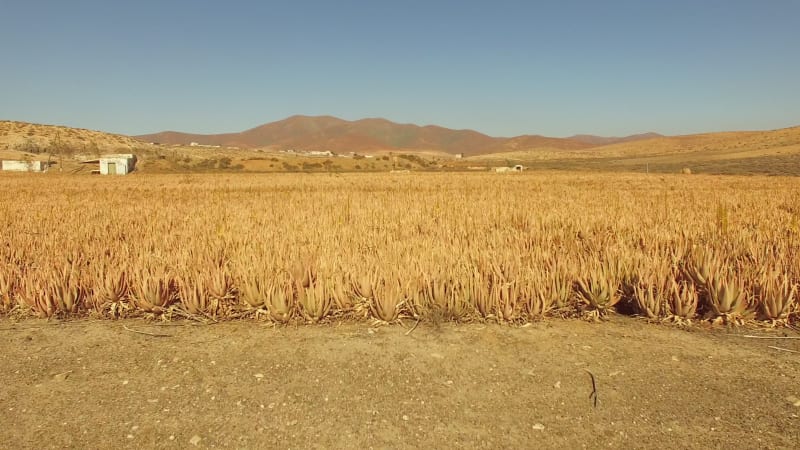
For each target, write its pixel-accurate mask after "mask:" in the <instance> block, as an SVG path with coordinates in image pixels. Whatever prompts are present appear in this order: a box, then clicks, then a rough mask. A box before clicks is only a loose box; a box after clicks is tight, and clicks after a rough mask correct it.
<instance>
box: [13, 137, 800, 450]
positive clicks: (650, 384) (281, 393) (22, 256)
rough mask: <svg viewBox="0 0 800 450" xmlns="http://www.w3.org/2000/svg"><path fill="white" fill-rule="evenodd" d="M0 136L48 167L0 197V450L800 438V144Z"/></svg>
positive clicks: (641, 443)
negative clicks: (122, 169)
mask: <svg viewBox="0 0 800 450" xmlns="http://www.w3.org/2000/svg"><path fill="white" fill-rule="evenodd" d="M2 125H3V127H5V128H3V131H0V135H2V136H3V137H4V139H6V140H4V141H0V142H3V143H4V145H5V147H4V149H3V150H1V152H2V157H3V158H7V157H15V158H19V159H31V158H42V159H48V158H49V159H50V160H51V161H53V162H54V164H53V165H52V166H51V167H50V170H49V171H48V172H47V173H4V172H0V189H2V191H3V192H8V193H13V195H8V196H6V197H4V200H3V202H0V226H2V229H3V238H2V239H3V240H2V241H0V336H2V338H3V339H2V342H3V344H2V345H3V348H2V350H1V351H0V358H1V361H2V369H0V421H1V422H2V423H3V424H7V425H6V426H3V427H2V428H0V441H2V442H4V443H6V444H4V445H7V446H8V447H9V448H90V447H91V448H112V447H114V448H116V447H119V448H195V447H197V448H220V447H225V448H272V447H280V448H283V447H285V448H308V447H314V448H343V447H348V448H369V447H372V448H411V447H420V446H427V447H432V448H444V447H456V448H530V447H543V448H584V447H585V448H599V447H610V448H653V447H662V448H698V449H699V448H719V447H724V448H793V447H795V445H794V443H795V442H797V440H798V438H800V435H798V432H797V431H796V430H797V429H798V427H797V426H796V425H797V420H798V415H800V388H798V386H800V371H798V362H800V359H799V358H798V352H800V340H798V339H797V338H800V333H798V328H797V326H798V318H800V309H799V308H798V301H797V291H798V286H800V203H799V202H800V200H798V198H797V195H796V192H797V187H798V185H797V183H798V178H796V177H793V176H780V175H785V174H787V173H788V174H795V173H794V172H792V171H793V170H794V169H792V167H795V166H794V165H793V164H796V161H795V160H796V159H797V158H798V156H797V155H796V151H797V150H798V149H799V148H798V145H800V144H798V142H800V128H791V129H784V130H776V131H766V132H747V133H746V132H739V133H718V134H709V135H694V136H680V137H652V136H645V138H644V139H638V138H637V139H632V140H631V139H628V140H624V141H621V142H616V143H610V144H609V143H608V142H607V141H604V140H597V139H593V138H588V137H577V138H571V139H572V140H573V141H575V142H579V141H581V139H582V140H583V141H584V142H583V143H581V144H575V145H576V146H578V147H580V146H583V147H580V148H577V147H576V148H562V149H553V148H550V149H549V150H546V149H536V148H533V149H525V150H519V149H518V150H514V151H513V152H503V153H491V152H489V153H485V154H475V155H473V156H469V155H464V156H463V157H462V158H456V157H455V155H454V154H451V153H448V150H447V149H446V148H435V149H429V150H426V151H405V150H403V151H399V150H398V149H397V148H390V149H383V150H374V151H373V150H369V151H367V150H362V151H361V153H359V152H354V153H353V154H349V153H348V155H347V156H338V155H339V154H340V153H331V154H325V155H315V154H312V153H311V152H312V151H314V152H317V151H318V152H322V151H324V150H323V147H320V148H319V150H312V149H310V148H306V149H305V150H300V149H298V150H294V151H293V152H288V150H287V149H275V148H272V149H268V148H244V147H242V148H232V147H226V146H223V145H222V144H219V145H220V147H216V146H215V145H217V144H213V145H212V144H207V143H204V142H197V141H191V142H195V143H196V144H197V145H189V144H186V145H184V144H175V145H174V146H173V145H172V144H169V145H168V144H165V143H159V144H150V143H146V142H142V141H137V140H133V139H132V138H128V137H124V136H116V135H107V134H102V133H96V132H90V131H87V130H70V129H64V128H61V127H51V126H39V125H30V124H20V123H15V122H3V123H2ZM28 133H32V135H30V136H29V135H28ZM20 135H22V136H27V138H23V139H22V140H20V138H19V137H20ZM36 136H38V138H36ZM56 137H57V139H56ZM193 138H194V137H193ZM31 142H34V143H36V145H35V147H30V143H31ZM53 142H56V144H53ZM191 142H190V144H191ZM20 143H22V144H20ZM20 145H24V146H25V147H20ZM83 145H85V146H86V147H82V146H83ZM504 145H506V144H504ZM548 145H550V144H548ZM589 146H594V147H589ZM65 147H69V148H68V149H67V150H63V149H64V148H65ZM29 150H30V151H29ZM105 152H112V153H116V152H119V153H123V152H124V153H135V154H137V156H138V157H139V164H138V166H137V170H136V171H134V172H133V174H131V175H128V176H92V175H89V172H88V170H86V169H85V166H86V165H84V164H81V159H82V158H84V157H85V158H87V159H91V158H95V157H96V156H97V155H98V154H102V153H105ZM737 155H738V156H742V157H741V158H739V157H738V156H737ZM256 158H258V159H256ZM536 158H540V159H536ZM781 158H783V159H781ZM209 161H213V164H212V163H211V162H209ZM325 161H331V162H330V163H327V164H326V163H325ZM702 161H705V164H707V166H703V165H702V164H701V162H702ZM776 161H789V162H788V163H787V164H786V165H776V164H777V162H776ZM259 164H260V165H259ZM348 164H349V165H348ZM512 164H524V165H525V167H526V168H527V170H524V171H523V172H521V173H506V174H502V173H494V172H493V171H491V170H490V169H491V168H493V167H497V166H509V165H512ZM560 164H563V166H560ZM642 164H644V167H646V169H645V170H642ZM737 164H739V165H737ZM270 165H271V166H270ZM356 165H359V168H356V167H355V166H356ZM704 167H705V168H706V169H703V168H704ZM776 167H778V168H779V169H780V170H776ZM659 168H661V169H663V170H664V172H668V173H656V172H658V170H659ZM666 168H669V170H667V169H666ZM551 169H556V170H551ZM682 169H690V170H682ZM704 171H705V173H704ZM740 171H741V172H742V173H747V174H748V175H747V176H743V175H713V174H714V173H718V172H722V173H725V172H731V173H739V172H740ZM648 172H649V173H648ZM759 172H764V173H765V174H766V175H758V173H759ZM753 336H757V337H753Z"/></svg>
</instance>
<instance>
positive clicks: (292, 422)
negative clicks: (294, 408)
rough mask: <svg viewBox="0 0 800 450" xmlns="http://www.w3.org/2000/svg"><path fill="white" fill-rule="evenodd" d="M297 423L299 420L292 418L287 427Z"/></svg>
mask: <svg viewBox="0 0 800 450" xmlns="http://www.w3.org/2000/svg"><path fill="white" fill-rule="evenodd" d="M295 425H297V420H296V419H295V420H292V421H291V422H289V423H287V424H286V426H287V427H293V426H295Z"/></svg>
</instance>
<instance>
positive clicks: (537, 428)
mask: <svg viewBox="0 0 800 450" xmlns="http://www.w3.org/2000/svg"><path fill="white" fill-rule="evenodd" d="M531 428H533V429H534V430H536V431H543V430H544V425H542V424H540V423H535V424H533V426H532V427H531Z"/></svg>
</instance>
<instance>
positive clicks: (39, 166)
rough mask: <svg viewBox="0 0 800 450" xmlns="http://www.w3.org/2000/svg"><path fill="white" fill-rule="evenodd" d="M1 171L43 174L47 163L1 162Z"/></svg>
mask: <svg viewBox="0 0 800 450" xmlns="http://www.w3.org/2000/svg"><path fill="white" fill-rule="evenodd" d="M2 167H3V170H5V171H9V172H45V171H47V161H5V160H4V161H3V163H2Z"/></svg>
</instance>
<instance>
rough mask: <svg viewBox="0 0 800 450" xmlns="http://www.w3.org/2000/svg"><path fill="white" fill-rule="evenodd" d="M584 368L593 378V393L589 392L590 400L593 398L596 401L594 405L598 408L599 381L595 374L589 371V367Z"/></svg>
mask: <svg viewBox="0 0 800 450" xmlns="http://www.w3.org/2000/svg"><path fill="white" fill-rule="evenodd" d="M583 370H585V371H586V373H588V374H589V377H590V378H591V379H592V393H591V394H589V400H592V401H593V402H594V407H595V408H597V382H595V379H594V374H593V373H592V372H589V371H588V370H587V369H583Z"/></svg>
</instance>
